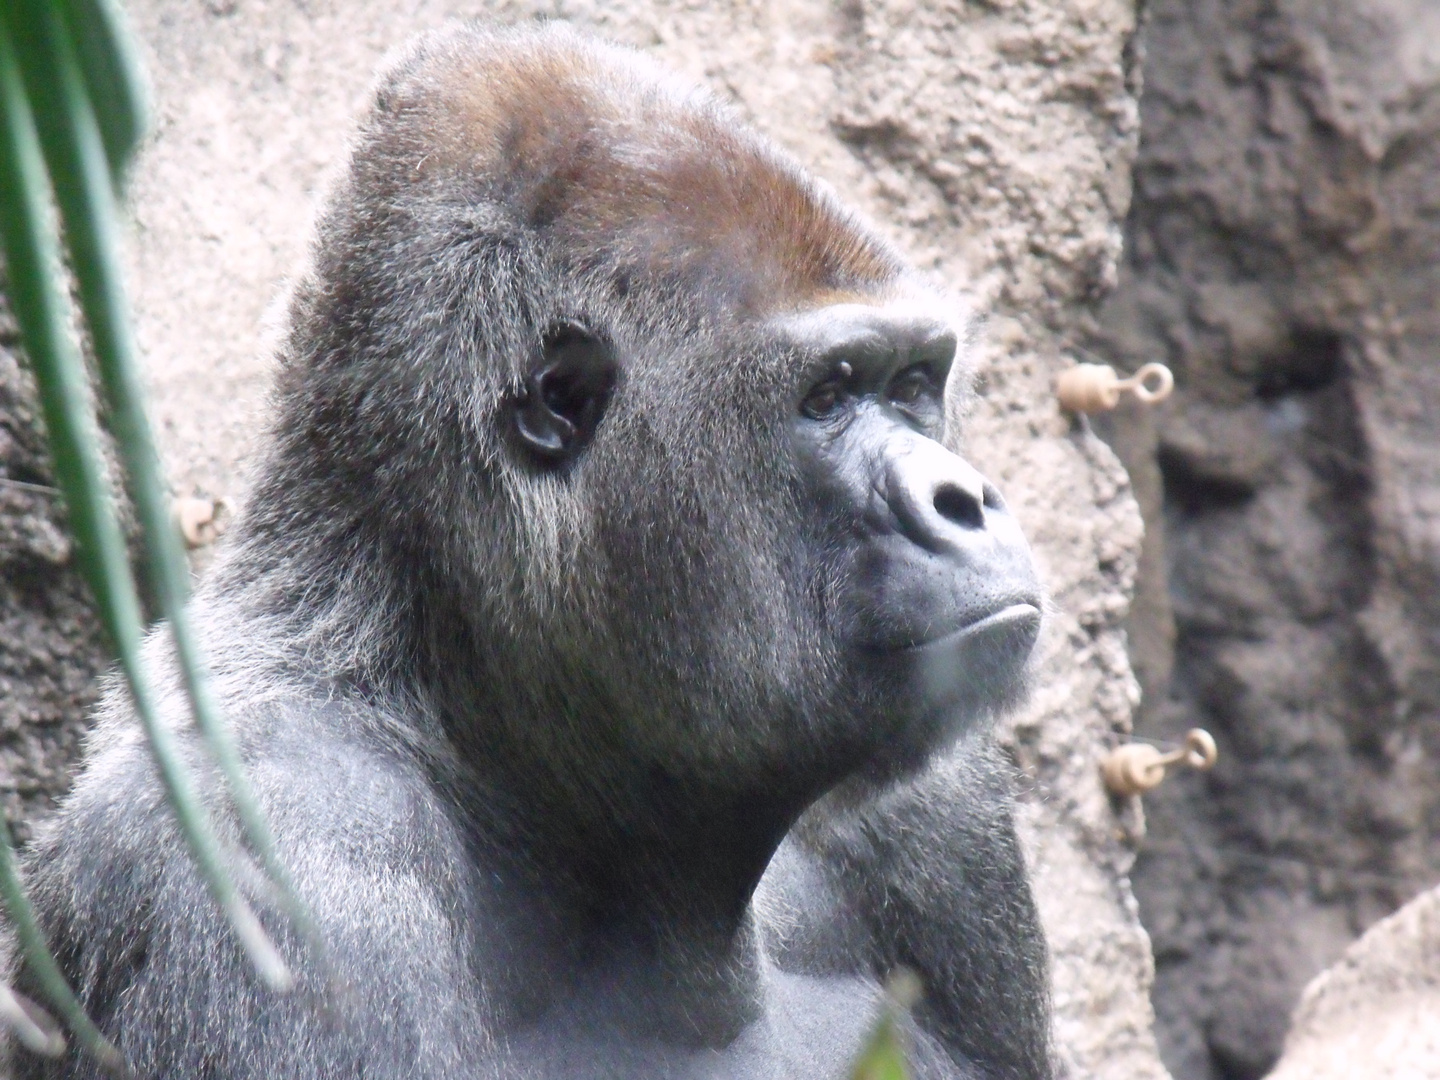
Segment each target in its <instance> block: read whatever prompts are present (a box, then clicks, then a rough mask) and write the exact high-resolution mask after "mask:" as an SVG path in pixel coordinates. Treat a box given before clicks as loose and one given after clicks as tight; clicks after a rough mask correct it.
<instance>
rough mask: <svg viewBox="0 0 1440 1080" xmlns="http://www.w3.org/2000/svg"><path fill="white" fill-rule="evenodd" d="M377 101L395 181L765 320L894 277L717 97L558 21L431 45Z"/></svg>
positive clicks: (380, 135) (880, 255) (871, 288)
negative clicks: (502, 212)
mask: <svg viewBox="0 0 1440 1080" xmlns="http://www.w3.org/2000/svg"><path fill="white" fill-rule="evenodd" d="M378 100H379V108H378V109H377V111H376V113H375V114H373V116H372V121H371V127H370V131H369V132H368V135H369V136H370V137H371V138H373V139H375V140H376V142H377V143H379V144H381V145H382V146H384V147H386V148H387V149H388V150H389V152H390V153H391V154H397V155H406V154H408V155H409V161H408V162H406V161H396V160H394V159H392V160H391V162H390V163H389V164H390V166H391V174H390V175H391V177H392V182H393V179H394V178H396V177H399V176H406V177H408V179H409V182H413V183H416V184H425V183H428V182H432V181H436V182H440V183H443V184H447V185H453V184H455V182H456V181H457V180H459V181H461V183H462V184H464V183H466V182H468V183H469V184H470V185H472V188H471V190H473V191H475V192H476V194H480V195H483V196H484V197H486V198H488V199H493V200H495V201H496V202H499V203H501V204H502V205H505V206H507V207H508V208H509V210H510V211H511V213H512V214H513V215H514V217H515V219H516V220H517V221H518V222H522V223H524V224H525V225H527V226H530V227H533V228H535V229H537V230H541V231H544V232H548V233H551V234H552V235H554V237H555V239H556V240H558V241H559V242H560V243H561V245H563V246H564V247H565V248H566V249H567V250H569V251H571V252H573V253H574V255H575V257H576V259H577V260H580V261H589V262H590V263H591V264H592V265H600V264H603V265H605V266H607V267H609V268H613V269H614V271H615V272H616V274H617V276H618V277H622V278H628V277H633V276H637V275H644V276H651V277H653V278H655V279H663V280H665V281H667V282H671V283H675V282H679V281H685V282H697V281H698V282H703V283H704V288H705V293H706V295H707V297H709V298H710V299H711V300H712V302H714V303H715V304H717V305H718V306H720V307H721V308H723V309H725V310H728V311H730V312H734V313H740V314H746V315H758V316H763V315H766V314H771V313H774V312H777V311H785V310H793V309H794V308H797V307H800V306H809V305H812V304H815V303H823V302H829V301H832V300H837V299H851V298H859V297H860V296H862V295H863V296H866V297H867V298H870V299H874V298H876V297H877V294H880V293H882V292H883V291H884V290H885V286H886V284H887V283H888V282H891V281H893V280H894V279H895V278H896V277H897V276H899V275H900V274H901V273H902V272H903V268H902V265H901V264H900V262H899V261H898V260H897V258H896V257H895V255H894V254H893V253H892V252H890V251H889V250H888V249H886V248H885V247H884V246H883V245H882V244H880V243H879V242H878V241H877V240H876V239H875V238H874V237H873V236H871V235H870V234H869V233H868V232H867V231H866V230H864V229H862V228H860V227H859V226H858V225H857V223H856V222H855V220H854V219H853V217H852V216H851V215H850V214H849V213H848V212H847V211H846V210H844V209H843V208H842V207H841V206H839V205H838V203H837V202H836V201H835V200H834V199H833V198H831V197H830V196H829V195H828V194H827V193H826V192H824V191H823V190H821V189H820V188H819V187H818V186H817V185H816V184H815V183H814V182H813V181H812V180H811V179H810V178H808V177H807V176H805V175H804V174H803V173H802V172H801V170H800V169H799V168H798V167H797V166H796V165H795V164H794V163H793V162H791V161H789V160H788V159H786V158H784V157H782V156H781V155H779V154H777V153H776V152H775V151H774V149H773V148H771V147H770V146H769V145H767V144H766V143H764V142H762V141H761V140H760V139H758V138H756V137H755V136H754V135H753V134H752V133H751V132H749V131H748V130H747V129H745V128H744V127H742V126H741V125H739V124H738V123H737V121H736V118H735V117H734V116H732V115H730V111H729V110H728V109H726V108H725V107H724V106H722V105H721V104H720V103H718V102H717V101H716V100H715V99H714V98H713V97H712V96H710V95H709V94H707V93H705V92H703V91H697V90H695V89H693V88H691V87H688V86H685V85H683V84H680V83H678V82H676V81H674V80H672V79H671V78H670V77H668V76H665V75H663V74H662V73H660V72H659V71H657V70H655V69H652V68H651V67H650V66H649V65H648V64H647V63H645V62H644V61H643V60H642V59H641V58H640V57H638V56H637V55H634V54H625V53H621V52H620V51H619V50H615V49H613V48H608V47H605V46H601V45H598V44H596V43H594V42H591V41H589V40H587V39H585V38H583V37H581V36H579V35H577V34H575V33H573V32H571V31H568V30H567V29H564V28H561V27H558V26H557V27H551V28H550V29H548V30H547V31H546V32H545V33H543V34H540V35H535V34H533V33H532V34H527V35H524V36H518V35H510V34H504V33H500V34H481V33H472V34H463V35H454V34H452V35H448V36H445V37H443V38H438V39H437V38H431V39H427V41H426V42H425V43H423V44H422V45H421V46H420V47H419V48H418V49H417V50H416V51H415V52H414V53H412V54H411V56H410V57H408V58H407V59H406V60H404V61H402V63H401V64H400V65H399V66H398V67H397V68H396V69H395V70H394V72H393V73H392V75H391V77H390V78H389V80H388V81H387V82H386V84H385V85H384V86H383V87H382V88H381V90H380V93H379V99H378ZM407 164H408V166H409V168H408V169H401V168H395V166H404V165H407Z"/></svg>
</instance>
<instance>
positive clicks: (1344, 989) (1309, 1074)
mask: <svg viewBox="0 0 1440 1080" xmlns="http://www.w3.org/2000/svg"><path fill="white" fill-rule="evenodd" d="M1356 1076H1364V1077H1368V1078H1371V1080H1412V1078H1414V1080H1420V1078H1424V1077H1432V1076H1440V891H1435V890H1432V891H1430V892H1427V893H1422V894H1421V895H1420V896H1419V897H1417V898H1416V899H1414V900H1412V901H1410V903H1408V904H1406V905H1405V906H1404V907H1403V908H1401V909H1400V910H1399V911H1397V912H1396V913H1395V914H1394V915H1391V916H1390V917H1389V918H1387V919H1384V920H1382V921H1381V922H1378V923H1376V924H1375V925H1374V926H1372V927H1371V928H1370V929H1369V930H1367V931H1366V932H1365V935H1364V936H1363V937H1361V938H1360V940H1359V941H1357V942H1355V944H1353V945H1351V946H1350V947H1349V948H1348V949H1346V950H1345V953H1344V955H1343V956H1342V957H1341V958H1340V960H1339V962H1338V963H1336V964H1334V965H1333V966H1332V967H1330V968H1328V969H1327V970H1325V971H1324V972H1322V973H1321V974H1320V975H1319V976H1317V977H1316V978H1315V979H1314V981H1312V982H1311V983H1310V985H1309V986H1307V987H1306V988H1305V996H1304V997H1302V998H1301V999H1300V1007H1299V1008H1298V1009H1296V1011H1295V1017H1294V1020H1293V1023H1292V1026H1291V1030H1290V1037H1289V1038H1288V1039H1286V1041H1285V1054H1284V1056H1283V1057H1282V1058H1281V1059H1280V1063H1279V1064H1278V1065H1277V1066H1275V1071H1274V1072H1272V1073H1270V1075H1269V1080H1350V1078H1351V1077H1356Z"/></svg>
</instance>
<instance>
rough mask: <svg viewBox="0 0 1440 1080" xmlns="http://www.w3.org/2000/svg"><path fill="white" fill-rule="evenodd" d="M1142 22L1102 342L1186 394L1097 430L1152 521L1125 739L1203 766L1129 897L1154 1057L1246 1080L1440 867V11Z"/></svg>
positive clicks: (1152, 809)
mask: <svg viewBox="0 0 1440 1080" xmlns="http://www.w3.org/2000/svg"><path fill="white" fill-rule="evenodd" d="M1148 20H1149V22H1148V27H1147V29H1146V31H1145V35H1144V43H1145V55H1146V86H1145V95H1144V98H1143V100H1142V126H1143V137H1142V140H1141V151H1140V157H1139V160H1138V162H1137V165H1136V171H1135V186H1136V193H1135V199H1134V203H1133V206H1132V209H1131V213H1130V218H1129V222H1128V225H1127V230H1128V232H1127V245H1128V247H1127V260H1126V264H1125V266H1124V268H1123V270H1122V273H1121V282H1120V286H1119V288H1118V290H1117V291H1116V293H1115V294H1114V296H1113V297H1112V298H1111V299H1110V301H1109V302H1108V303H1107V305H1106V309H1105V313H1104V316H1103V319H1102V323H1103V332H1102V333H1101V334H1100V335H1099V336H1098V337H1097V339H1096V341H1097V343H1098V344H1097V346H1096V347H1097V351H1104V352H1107V353H1108V354H1109V355H1111V356H1113V357H1115V358H1116V359H1117V360H1118V361H1119V362H1120V365H1121V366H1122V367H1133V366H1135V365H1138V364H1139V363H1140V362H1142V361H1145V360H1150V359H1162V360H1165V361H1167V362H1169V363H1170V364H1171V365H1172V366H1173V367H1174V369H1175V371H1176V375H1177V380H1178V389H1177V391H1176V394H1175V397H1174V399H1173V401H1172V403H1170V404H1168V405H1166V406H1164V407H1163V408H1161V409H1159V410H1157V411H1156V413H1155V414H1154V415H1153V416H1147V415H1143V414H1140V413H1137V412H1136V411H1134V410H1129V411H1126V412H1125V413H1123V414H1122V415H1119V416H1117V417H1114V418H1112V419H1110V420H1107V421H1106V422H1105V423H1104V425H1103V426H1104V430H1105V433H1106V435H1107V437H1108V438H1110V439H1111V440H1112V442H1113V444H1114V445H1115V447H1116V448H1117V450H1118V451H1119V452H1120V454H1121V456H1122V457H1123V458H1124V459H1125V461H1126V463H1127V465H1128V466H1129V467H1130V470H1131V472H1132V475H1134V477H1135V478H1136V485H1137V491H1138V492H1139V493H1140V495H1141V501H1142V504H1143V505H1144V511H1145V516H1146V523H1147V529H1148V534H1149V538H1148V539H1147V548H1148V550H1147V553H1146V556H1145V564H1144V565H1145V571H1144V574H1143V576H1142V580H1141V582H1140V584H1139V595H1138V599H1137V603H1136V605H1135V609H1134V614H1133V615H1132V618H1131V622H1130V625H1129V629H1130V637H1131V642H1132V648H1133V651H1134V656H1135V661H1136V666H1137V670H1138V671H1139V673H1140V675H1141V678H1142V681H1143V684H1144V687H1145V691H1146V705H1145V706H1144V709H1143V713H1142V717H1141V720H1140V721H1139V730H1140V731H1141V732H1143V733H1144V734H1146V735H1150V736H1152V737H1157V738H1174V737H1176V736H1178V735H1179V734H1180V733H1181V732H1183V731H1184V730H1185V729H1186V728H1188V727H1190V726H1193V725H1197V724H1198V725H1202V726H1205V727H1207V728H1209V729H1210V730H1211V731H1213V732H1214V734H1215V735H1216V737H1217V739H1218V740H1219V743H1220V764H1219V766H1218V767H1217V768H1216V769H1215V771H1214V772H1213V773H1211V774H1209V775H1208V776H1206V777H1204V778H1200V777H1181V778H1179V779H1178V780H1175V781H1171V782H1169V783H1167V784H1166V785H1165V786H1164V787H1163V788H1161V789H1159V790H1158V791H1156V792H1155V793H1153V794H1152V795H1150V796H1147V798H1146V806H1147V810H1148V813H1149V838H1148V840H1147V842H1146V845H1145V847H1144V849H1143V850H1142V852H1141V856H1140V861H1139V864H1138V865H1137V867H1136V870H1135V876H1134V880H1135V889H1136V893H1137V895H1138V896H1139V899H1140V904H1141V912H1142V916H1143V918H1144V921H1145V924H1146V926H1147V927H1148V929H1149V931H1150V933H1151V935H1152V938H1153V940H1154V945H1155V953H1156V958H1157V965H1158V975H1157V985H1156V990H1155V994H1154V1001H1155V1005H1156V1010H1157V1013H1158V1016H1159V1031H1160V1038H1161V1046H1162V1051H1163V1053H1164V1056H1165V1059H1166V1061H1167V1063H1168V1064H1169V1066H1170V1068H1171V1069H1172V1070H1173V1071H1174V1073H1175V1075H1176V1076H1177V1077H1179V1078H1181V1080H1220V1078H1224V1080H1241V1078H1250V1077H1258V1076H1260V1075H1262V1074H1263V1073H1264V1072H1265V1071H1266V1070H1267V1069H1268V1068H1269V1067H1270V1066H1271V1065H1272V1064H1273V1062H1274V1061H1275V1059H1276V1056H1277V1055H1278V1054H1279V1052H1280V1050H1281V1046H1282V1042H1283V1039H1284V1035H1285V1031H1286V1028H1287V1024H1288V1017H1289V1014H1290V1010H1291V1009H1292V1007H1293V1006H1294V1003H1295V1002H1296V1000H1297V999H1298V997H1299V994H1300V992H1301V989H1302V988H1303V987H1304V986H1305V984H1306V983H1307V982H1308V981H1309V980H1310V978H1311V977H1312V976H1314V975H1315V973H1316V972H1318V971H1319V970H1320V969H1321V968H1323V967H1324V966H1325V965H1327V964H1329V963H1330V962H1332V961H1333V960H1335V959H1336V958H1337V957H1338V956H1339V955H1340V954H1341V952H1342V951H1343V950H1344V949H1345V947H1346V946H1347V944H1348V943H1349V942H1350V941H1351V940H1353V939H1354V937H1355V936H1356V935H1357V934H1358V933H1360V932H1361V931H1362V930H1364V929H1365V927H1367V926H1368V925H1370V924H1371V923H1372V922H1374V921H1375V920H1376V919H1378V918H1380V917H1382V916H1384V915H1386V914H1388V913H1389V912H1390V911H1393V910H1394V909H1395V907H1396V906H1397V905H1398V904H1400V903H1401V902H1402V901H1403V900H1405V899H1406V898H1407V897H1409V896H1412V895H1414V894H1415V893H1416V892H1417V891H1419V890H1420V889H1421V888H1423V887H1426V886H1428V885H1431V884H1433V883H1434V882H1435V881H1436V880H1437V879H1440V844H1437V839H1440V836H1437V833H1440V753H1437V751H1440V650H1437V648H1436V644H1437V635H1440V588H1437V586H1440V314H1437V308H1436V305H1435V300H1434V298H1435V296H1436V295H1437V294H1440V263H1437V260H1436V258H1435V252H1436V251H1437V250H1440V214H1437V210H1440V187H1437V179H1436V178H1437V177H1440V49H1437V47H1436V44H1435V43H1436V41H1437V40H1440V7H1437V6H1436V5H1435V4H1434V3H1433V0H1364V2H1358V3H1343V4H1332V3H1313V2H1301V0H1277V2H1273V3H1271V2H1264V3H1262V2H1258V0H1155V2H1154V3H1152V4H1150V5H1149V6H1148ZM1172 642H1173V645H1172ZM1297 1075H1298V1074H1297ZM1351 1075H1379V1074H1373V1073H1370V1072H1369V1071H1367V1070H1363V1069H1360V1070H1357V1071H1356V1072H1354V1073H1352V1074H1351Z"/></svg>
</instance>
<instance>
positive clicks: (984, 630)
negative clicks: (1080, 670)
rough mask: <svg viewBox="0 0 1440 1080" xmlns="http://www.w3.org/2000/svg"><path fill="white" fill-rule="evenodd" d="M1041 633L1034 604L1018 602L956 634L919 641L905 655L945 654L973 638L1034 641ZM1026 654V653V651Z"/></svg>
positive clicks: (981, 618)
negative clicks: (1036, 635) (996, 637)
mask: <svg viewBox="0 0 1440 1080" xmlns="http://www.w3.org/2000/svg"><path fill="white" fill-rule="evenodd" d="M1039 629H1040V609H1039V608H1038V607H1036V606H1035V605H1034V604H1031V603H1028V602H1021V603H1018V604H1009V605H1007V606H1005V607H1003V608H1001V609H1000V610H999V611H992V612H991V613H990V614H989V615H982V616H980V618H978V619H976V620H975V621H973V622H969V623H966V624H965V625H964V626H962V627H961V628H960V629H959V630H952V631H951V632H950V633H948V634H942V635H941V636H940V637H937V638H931V639H930V640H929V641H922V642H920V644H918V645H911V646H910V647H909V649H907V650H906V651H909V652H928V651H930V650H932V649H934V650H938V651H945V650H948V649H952V648H956V647H959V646H962V645H963V644H964V643H965V642H966V641H968V640H969V639H971V638H975V637H987V636H992V635H996V634H1000V635H1004V636H1009V635H1011V634H1014V635H1016V636H1021V635H1028V636H1029V637H1031V639H1032V641H1031V643H1032V644H1033V643H1034V642H1033V638H1034V635H1035V633H1036V632H1037V631H1038V630H1039ZM1026 651H1027V652H1028V651H1029V650H1028V649H1027V650H1026Z"/></svg>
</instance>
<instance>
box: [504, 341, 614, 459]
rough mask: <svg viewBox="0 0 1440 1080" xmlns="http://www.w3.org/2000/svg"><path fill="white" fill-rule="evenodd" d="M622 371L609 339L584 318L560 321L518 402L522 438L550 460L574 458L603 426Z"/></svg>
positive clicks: (531, 447)
mask: <svg viewBox="0 0 1440 1080" xmlns="http://www.w3.org/2000/svg"><path fill="white" fill-rule="evenodd" d="M618 374H619V363H618V361H617V360H616V357H615V350H614V348H613V347H612V346H611V345H610V343H609V342H607V341H605V340H603V339H601V338H599V337H597V336H596V335H595V334H592V333H591V332H590V331H589V329H587V328H586V327H585V326H584V325H582V324H581V323H578V322H571V321H566V322H562V323H559V324H557V325H556V326H555V327H553V328H552V329H551V330H550V331H549V332H548V333H547V334H546V335H545V342H544V346H543V347H542V349H541V352H540V359H539V362H538V363H537V364H536V365H535V367H534V368H533V369H532V370H531V372H530V374H529V376H527V377H526V380H525V389H524V390H523V391H522V392H521V394H520V396H519V398H517V399H516V402H515V430H516V432H517V433H518V435H519V436H520V441H521V442H522V443H523V444H524V445H525V447H526V449H528V450H529V451H530V452H531V453H532V454H534V455H535V456H536V457H537V458H539V459H540V460H541V461H542V462H544V463H546V464H549V465H560V464H563V463H565V462H567V461H570V460H573V459H574V458H575V457H576V455H578V454H579V453H580V451H581V450H583V449H584V448H585V445H586V444H587V443H588V442H589V441H590V439H591V437H592V436H593V435H594V434H595V429H596V428H597V427H599V425H600V418H601V417H602V416H603V415H604V413H605V406H606V405H608V404H609V403H610V395H611V393H612V392H613V391H614V389H615V382H616V377H617V376H618Z"/></svg>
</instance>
